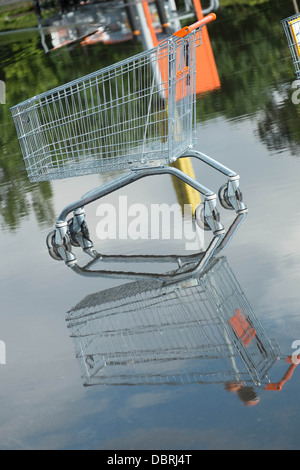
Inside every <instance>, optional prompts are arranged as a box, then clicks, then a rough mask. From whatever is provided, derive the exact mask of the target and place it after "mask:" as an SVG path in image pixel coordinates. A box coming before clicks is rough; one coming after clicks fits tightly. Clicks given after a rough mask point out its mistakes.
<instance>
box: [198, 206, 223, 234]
mask: <svg viewBox="0 0 300 470" xmlns="http://www.w3.org/2000/svg"><path fill="white" fill-rule="evenodd" d="M203 212H204V204H200V205H199V206H198V207H197V208H196V211H195V217H196V223H197V225H198V226H199V227H200V228H203V229H204V230H206V231H209V230H211V228H210V226H209V225H208V223H207V221H206V218H205V217H204V215H203ZM212 217H213V219H214V220H216V221H217V222H220V213H219V211H218V210H217V209H214V210H213V211H212Z"/></svg>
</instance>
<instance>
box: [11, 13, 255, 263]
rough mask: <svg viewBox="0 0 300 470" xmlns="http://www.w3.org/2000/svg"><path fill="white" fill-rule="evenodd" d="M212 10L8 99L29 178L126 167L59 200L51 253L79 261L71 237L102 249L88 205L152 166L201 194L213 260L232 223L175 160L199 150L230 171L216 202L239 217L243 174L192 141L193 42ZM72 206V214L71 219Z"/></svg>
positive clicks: (202, 156) (197, 43)
mask: <svg viewBox="0 0 300 470" xmlns="http://www.w3.org/2000/svg"><path fill="white" fill-rule="evenodd" d="M215 17H216V16H215V15H214V14H209V15H207V16H206V17H204V18H203V19H202V20H200V21H198V22H197V23H195V24H193V25H192V26H189V27H184V28H182V29H181V30H180V31H178V32H176V33H174V34H173V35H172V36H171V37H170V38H168V39H166V40H165V41H163V42H161V43H160V44H159V45H158V46H157V47H155V48H153V49H151V50H148V51H145V52H142V53H140V54H137V55H135V56H133V57H131V58H129V59H126V60H123V61H121V62H118V63H117V64H114V65H112V66H109V67H106V68H104V69H102V70H100V71H97V72H95V73H92V74H90V75H87V76H85V77H83V78H81V79H78V80H75V81H72V82H70V83H68V84H66V85H63V86H60V87H58V88H55V89H54V90H51V91H48V92H45V93H43V94H41V95H39V96H35V97H33V98H31V99H29V100H27V101H24V102H23V103H20V104H18V105H16V106H14V107H12V108H11V112H12V116H13V119H14V122H15V126H16V130H17V134H18V138H19V143H20V146H21V149H22V153H23V157H24V161H25V165H26V169H27V172H28V176H29V178H30V180H31V181H37V182H38V181H44V180H53V179H60V178H68V177H75V176H81V175H87V174H92V173H106V172H120V171H123V170H129V171H127V172H126V173H122V174H121V176H116V177H115V178H113V179H111V180H110V181H109V182H108V183H105V184H103V185H102V186H101V187H99V188H96V189H94V190H92V191H89V192H88V193H87V194H85V195H84V196H83V197H82V198H81V199H79V200H78V201H76V202H74V203H71V204H69V205H68V206H66V207H65V208H64V209H63V211H62V212H61V214H60V215H59V217H58V219H57V222H56V228H55V230H54V231H53V232H51V233H50V234H49V236H48V238H47V246H48V248H49V252H50V254H51V256H52V257H54V258H55V259H58V260H64V261H65V263H66V264H67V265H68V266H70V267H74V266H77V264H78V263H77V259H76V257H75V255H74V253H73V252H72V250H73V247H74V245H75V246H76V245H77V246H78V245H79V246H80V247H81V248H82V249H83V250H84V252H85V253H87V254H88V255H89V256H91V257H95V256H97V255H95V250H93V244H92V241H91V240H90V237H89V232H88V229H87V225H86V222H85V211H84V207H85V206H86V205H87V204H90V203H91V202H94V201H96V200H97V199H99V198H101V197H103V196H105V195H108V194H111V193H112V192H113V191H116V190H118V189H120V188H123V187H125V186H126V185H128V184H130V183H133V182H134V181H137V180H139V179H141V178H144V177H146V176H153V175H165V174H170V175H173V176H174V177H176V178H179V179H180V180H182V181H183V182H184V183H186V184H187V185H189V186H191V187H192V188H194V189H195V190H196V191H198V192H199V193H200V194H201V195H202V196H204V201H203V212H204V222H205V227H206V229H209V230H210V231H211V232H212V234H213V239H212V241H211V242H210V244H209V246H208V249H207V256H206V258H207V259H206V261H207V260H209V259H210V258H211V257H212V256H213V255H214V253H215V252H216V250H217V249H218V247H219V246H220V244H221V242H222V241H223V239H224V237H225V235H226V232H225V229H224V226H223V225H222V223H221V222H220V220H219V219H220V217H219V213H218V210H217V196H216V194H215V193H214V192H213V191H211V190H210V189H208V188H206V187H205V186H204V185H202V184H200V183H199V182H197V181H195V180H194V179H193V178H191V177H190V176H189V175H187V174H185V173H184V172H183V171H181V170H179V169H177V168H174V167H172V166H170V165H169V164H170V163H172V162H174V161H175V160H177V159H179V158H184V157H191V158H195V159H198V160H200V161H201V162H203V163H205V164H207V165H209V166H210V167H212V168H213V169H214V170H216V171H218V172H220V173H221V174H223V175H225V176H226V177H227V181H226V183H224V185H223V186H222V187H221V188H220V192H219V199H220V202H221V204H222V205H223V207H225V208H227V209H233V210H235V213H236V219H235V228H237V226H238V225H239V224H240V222H241V221H242V220H243V218H244V216H245V214H246V212H247V208H246V206H245V204H244V203H243V202H242V195H241V191H240V189H239V179H240V178H239V175H238V174H237V173H236V172H234V171H232V170H230V169H229V168H227V167H225V166H223V165H222V164H220V163H219V162H217V161H215V160H214V159H212V158H211V157H209V156H207V155H205V154H203V153H201V152H199V151H196V150H193V146H194V144H195V121H196V120H195V105H196V99H195V73H196V71H195V60H194V58H195V47H198V46H200V43H201V28H202V27H203V26H204V25H206V24H208V23H209V22H211V21H213V20H214V19H215ZM200 73H201V71H200ZM71 212H73V217H72V218H71V219H69V220H67V217H68V215H69V214H70V213H71ZM196 214H197V212H196ZM230 235H232V229H231V230H230ZM75 238H76V240H77V241H76V242H75V243H73V242H74V240H75ZM229 239H230V237H227V241H228V240H229ZM223 246H224V244H223ZM204 264H205V263H202V265H204Z"/></svg>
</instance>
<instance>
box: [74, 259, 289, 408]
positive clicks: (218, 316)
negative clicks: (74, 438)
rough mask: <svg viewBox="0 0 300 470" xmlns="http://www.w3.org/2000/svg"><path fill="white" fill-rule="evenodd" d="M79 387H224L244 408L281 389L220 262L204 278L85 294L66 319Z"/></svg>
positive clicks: (266, 345)
mask: <svg viewBox="0 0 300 470" xmlns="http://www.w3.org/2000/svg"><path fill="white" fill-rule="evenodd" d="M67 324H68V327H69V329H70V336H71V337H72V339H73V342H74V347H75V354H76V358H77V360H78V362H79V364H80V367H81V373H82V379H83V384H84V385H96V384H102V385H104V384H106V385H108V384H110V385H147V384H148V385H154V384H157V385H159V384H170V385H177V384H188V383H199V384H222V385H223V387H224V388H225V389H226V390H228V391H231V392H236V393H237V395H238V396H239V398H240V399H241V400H242V401H243V402H244V403H245V404H247V405H255V404H257V403H258V401H259V398H258V396H257V393H256V390H255V388H256V387H264V388H265V389H273V390H279V389H280V388H281V387H282V385H283V383H284V381H286V380H288V378H290V376H291V374H292V372H293V370H294V368H295V367H296V365H294V364H293V365H291V366H290V367H289V369H288V372H287V374H286V375H285V377H284V379H283V381H282V382H279V383H276V384H274V383H272V382H271V379H270V377H269V371H270V370H271V368H272V367H273V366H274V364H275V362H277V361H278V359H281V358H282V355H281V351H280V348H279V346H278V344H277V342H276V341H271V340H270V339H269V338H268V337H267V335H266V333H265V331H264V329H263V327H262V325H261V324H260V322H259V321H258V319H257V318H256V316H255V314H254V312H253V310H252V308H251V306H250V305H249V303H248V301H247V299H246V297H245V295H244V293H243V291H242V289H241V287H240V285H239V283H238V281H237V279H236V277H235V276H234V274H233V272H232V270H231V268H230V266H229V264H228V262H227V260H226V258H225V257H220V258H218V259H216V260H215V261H214V263H213V264H212V265H211V266H210V268H209V269H207V270H206V272H205V273H202V274H201V276H194V277H190V279H189V280H184V281H183V280H180V281H176V280H175V281H173V282H170V283H164V284H163V283H162V282H161V281H158V280H139V281H136V282H131V283H126V284H123V285H121V286H119V287H116V288H111V289H108V290H104V291H102V292H98V293H95V294H92V295H88V296H87V297H86V298H84V299H83V300H82V301H81V302H80V303H79V304H77V305H76V306H75V307H74V308H72V309H71V310H70V311H69V312H68V313H67Z"/></svg>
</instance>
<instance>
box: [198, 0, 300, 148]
mask: <svg viewBox="0 0 300 470" xmlns="http://www.w3.org/2000/svg"><path fill="white" fill-rule="evenodd" d="M293 13H294V12H293V8H292V3H291V5H289V6H287V4H286V2H285V0H278V1H277V2H276V3H275V2H268V3H265V4H263V5H262V6H261V7H252V8H249V7H247V6H245V5H244V6H243V7H242V8H241V9H235V8H227V9H221V11H220V12H219V13H218V20H217V21H216V22H215V23H214V24H213V25H212V26H211V30H210V32H211V40H212V46H213V50H214V54H215V59H216V63H217V67H218V70H219V75H220V80H221V90H219V91H217V92H213V93H209V94H206V95H203V96H202V97H201V99H198V101H197V119H198V120H199V121H203V120H206V119H210V118H214V117H217V116H224V117H225V118H226V119H235V118H237V117H240V116H242V115H247V116H252V118H253V120H254V121H256V122H257V128H258V135H259V137H260V138H261V140H262V141H263V142H264V143H266V145H267V146H268V148H270V149H271V148H272V149H273V150H279V149H280V148H282V146H283V145H284V142H285V144H286V145H287V146H289V147H290V149H291V150H292V149H293V151H295V146H297V144H298V143H299V132H298V129H299V128H300V121H299V112H298V111H297V109H296V106H295V105H294V104H293V103H292V101H291V98H290V95H291V93H290V92H289V90H290V89H291V84H292V82H293V81H294V80H295V75H294V69H293V64H292V59H291V56H290V52H289V49H288V46H287V42H286V39H285V35H284V32H283V29H282V26H281V24H280V20H281V19H283V18H285V17H287V16H289V15H292V14H293ZM283 89H284V90H285V91H284V92H283ZM278 94H279V95H280V97H281V98H280V100H278V97H277V99H276V95H278ZM275 134H276V135H275ZM271 135H272V137H271ZM273 139H274V142H273V144H271V142H272V140H273Z"/></svg>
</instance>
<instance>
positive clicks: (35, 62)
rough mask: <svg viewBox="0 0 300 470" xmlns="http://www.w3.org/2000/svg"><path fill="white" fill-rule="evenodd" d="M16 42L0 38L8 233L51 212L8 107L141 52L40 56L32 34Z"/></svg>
mask: <svg viewBox="0 0 300 470" xmlns="http://www.w3.org/2000/svg"><path fill="white" fill-rule="evenodd" d="M16 40H17V42H13V41H11V38H10V37H8V38H7V41H6V43H5V39H3V37H2V38H1V44H0V60H1V65H2V68H1V77H0V78H1V79H2V80H4V81H5V84H6V104H5V105H0V217H1V219H2V221H3V223H4V224H5V226H6V227H8V228H9V229H11V230H15V229H16V228H17V227H18V226H19V224H20V221H21V219H22V218H23V217H29V215H30V213H31V212H34V214H35V217H36V220H37V222H38V223H39V224H41V225H43V224H45V223H47V224H49V223H50V224H52V223H53V220H54V210H53V206H52V188H51V183H50V182H43V183H39V184H32V183H30V182H29V181H28V178H27V174H26V171H25V166H24V163H23V159H22V155H21V150H20V146H19V144H18V141H17V135H16V130H15V126H14V123H13V120H12V117H11V113H10V111H9V108H10V107H11V106H13V105H15V104H18V103H20V102H21V101H24V100H26V99H28V98H30V97H32V96H34V95H37V94H39V93H42V92H44V91H46V90H50V89H52V88H54V87H56V86H58V85H61V84H64V83H66V82H68V81H70V80H73V79H76V78H78V77H81V76H83V75H86V74H87V73H90V72H93V71H95V70H97V69H100V68H102V67H104V66H106V65H109V64H111V63H115V62H117V61H118V60H121V59H123V58H125V57H127V56H128V55H132V54H135V53H137V52H139V51H140V46H137V45H134V44H126V45H121V46H119V47H117V48H112V47H110V46H104V45H98V46H93V47H90V48H86V49H83V48H81V47H79V46H75V47H73V48H62V49H60V50H56V51H52V52H51V53H49V54H45V53H44V50H43V49H42V47H41V43H40V37H39V36H38V35H37V34H33V35H30V36H26V40H24V41H23V42H22V41H21V40H19V36H16Z"/></svg>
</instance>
